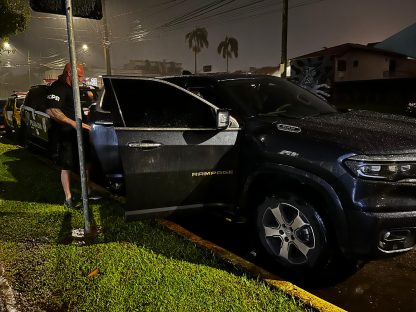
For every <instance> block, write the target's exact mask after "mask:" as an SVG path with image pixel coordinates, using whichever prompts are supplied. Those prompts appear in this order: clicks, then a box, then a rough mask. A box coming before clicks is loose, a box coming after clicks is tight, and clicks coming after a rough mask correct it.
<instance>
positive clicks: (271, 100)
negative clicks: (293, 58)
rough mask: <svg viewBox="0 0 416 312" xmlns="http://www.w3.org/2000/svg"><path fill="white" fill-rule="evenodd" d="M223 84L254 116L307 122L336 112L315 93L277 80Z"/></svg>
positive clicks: (227, 82) (251, 79)
mask: <svg viewBox="0 0 416 312" xmlns="http://www.w3.org/2000/svg"><path fill="white" fill-rule="evenodd" d="M221 84H222V86H223V88H224V89H225V92H226V93H227V94H228V95H229V96H230V97H231V98H232V100H233V101H234V102H236V103H237V104H238V105H239V106H240V107H241V108H242V109H243V110H244V111H245V112H246V113H247V114H249V115H250V116H252V115H257V116H285V117H291V118H303V117H307V116H312V115H321V114H329V113H335V112H336V109H335V108H334V107H332V106H331V105H329V104H328V103H327V102H325V101H324V100H322V99H320V98H319V97H317V96H315V95H314V94H312V93H311V92H309V91H307V90H305V89H303V88H301V87H299V86H297V85H295V84H294V83H291V82H289V81H287V80H284V79H280V78H277V77H262V78H239V79H232V80H224V81H222V83H221Z"/></svg>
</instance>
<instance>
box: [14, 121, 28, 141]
mask: <svg viewBox="0 0 416 312" xmlns="http://www.w3.org/2000/svg"><path fill="white" fill-rule="evenodd" d="M26 131H27V129H26V124H25V123H24V122H23V121H22V122H21V123H20V128H19V129H18V130H17V132H16V133H17V142H18V143H19V145H20V146H22V147H24V148H28V144H27V140H26V136H27V133H26Z"/></svg>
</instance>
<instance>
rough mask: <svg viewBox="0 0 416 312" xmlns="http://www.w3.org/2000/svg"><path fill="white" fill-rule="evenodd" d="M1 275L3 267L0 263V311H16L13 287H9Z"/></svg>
mask: <svg viewBox="0 0 416 312" xmlns="http://www.w3.org/2000/svg"><path fill="white" fill-rule="evenodd" d="M3 275H4V268H3V265H2V264H1V263H0V311H1V312H3V311H4V312H17V309H16V307H15V306H16V300H15V297H14V292H13V289H12V288H11V287H10V285H9V283H8V282H7V280H6V279H5V278H4V277H3Z"/></svg>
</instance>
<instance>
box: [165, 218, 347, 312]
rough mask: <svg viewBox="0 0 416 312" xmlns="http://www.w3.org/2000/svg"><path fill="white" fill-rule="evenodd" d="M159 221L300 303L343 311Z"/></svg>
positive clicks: (335, 311)
mask: <svg viewBox="0 0 416 312" xmlns="http://www.w3.org/2000/svg"><path fill="white" fill-rule="evenodd" d="M159 223H160V224H161V225H163V226H165V227H166V228H168V229H170V230H172V231H174V232H176V233H177V234H179V235H181V236H183V237H185V238H186V239H188V240H190V241H191V242H193V243H195V244H197V245H199V246H201V247H203V248H205V249H208V250H211V251H212V252H214V253H215V254H216V255H217V256H219V257H220V258H222V259H223V260H225V261H227V262H229V263H231V264H233V265H235V266H238V267H240V268H242V269H244V270H245V271H248V272H250V273H251V274H253V275H254V276H259V277H261V278H262V279H263V280H264V281H265V282H266V283H267V284H269V285H271V286H272V287H276V288H278V289H280V290H282V291H283V292H285V293H286V294H288V295H290V296H293V297H294V298H296V299H298V300H300V301H301V302H302V303H304V304H305V305H307V306H310V307H311V308H313V309H314V310H316V311H322V312H342V311H345V310H344V309H341V308H340V307H337V306H336V305H334V304H332V303H329V302H327V301H325V300H323V299H321V298H319V297H317V296H315V295H313V294H311V293H309V292H307V291H306V290H304V289H302V288H300V287H298V286H296V285H294V284H292V283H290V282H288V281H285V280H282V279H281V278H279V277H278V276H276V275H274V274H272V273H270V272H268V271H266V270H264V269H262V268H260V267H258V266H257V265H255V264H253V263H251V262H250V261H247V260H245V259H243V258H241V257H239V256H237V255H235V254H233V253H232V252H230V251H228V250H226V249H224V248H222V247H220V246H218V245H215V244H214V243H212V242H210V241H207V240H204V239H202V238H201V237H199V236H197V235H195V234H193V233H192V232H190V231H188V230H186V229H185V228H183V227H181V226H180V225H178V224H176V223H174V222H171V221H168V220H159Z"/></svg>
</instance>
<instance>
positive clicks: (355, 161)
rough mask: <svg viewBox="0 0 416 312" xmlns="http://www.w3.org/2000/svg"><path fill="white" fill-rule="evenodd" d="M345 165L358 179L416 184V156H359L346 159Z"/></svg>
mask: <svg viewBox="0 0 416 312" xmlns="http://www.w3.org/2000/svg"><path fill="white" fill-rule="evenodd" d="M344 164H345V165H346V166H347V167H348V169H350V171H351V172H352V173H353V174H354V175H355V176H357V177H361V178H367V179H377V180H386V181H400V182H413V183H414V182H416V155H411V156H408V155H406V156H405V155H403V156H402V155H387V156H367V155H357V156H352V157H349V158H347V159H345V160H344Z"/></svg>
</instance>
